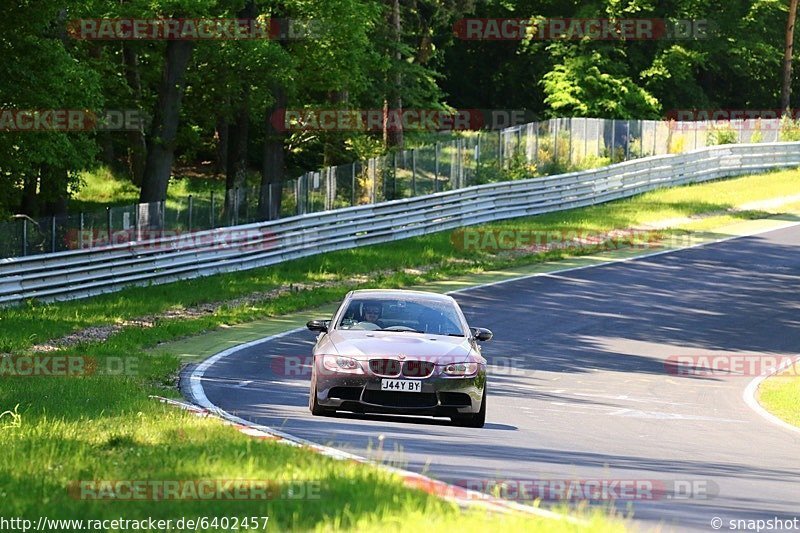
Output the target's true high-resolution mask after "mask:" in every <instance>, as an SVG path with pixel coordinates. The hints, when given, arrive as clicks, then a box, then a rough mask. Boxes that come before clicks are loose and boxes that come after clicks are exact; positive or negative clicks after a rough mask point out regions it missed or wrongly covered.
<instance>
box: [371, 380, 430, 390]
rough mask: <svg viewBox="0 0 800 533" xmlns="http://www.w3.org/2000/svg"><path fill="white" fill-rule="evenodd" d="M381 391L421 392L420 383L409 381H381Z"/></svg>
mask: <svg viewBox="0 0 800 533" xmlns="http://www.w3.org/2000/svg"><path fill="white" fill-rule="evenodd" d="M381 390H389V391H395V392H422V382H421V381H412V380H410V379H382V380H381Z"/></svg>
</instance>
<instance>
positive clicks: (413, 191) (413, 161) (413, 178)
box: [411, 148, 417, 196]
mask: <svg viewBox="0 0 800 533" xmlns="http://www.w3.org/2000/svg"><path fill="white" fill-rule="evenodd" d="M416 195H417V149H416V148H412V149H411V196H416Z"/></svg>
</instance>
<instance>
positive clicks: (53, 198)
mask: <svg viewBox="0 0 800 533" xmlns="http://www.w3.org/2000/svg"><path fill="white" fill-rule="evenodd" d="M40 176H41V190H40V192H39V201H40V203H41V204H42V206H43V208H44V210H43V213H42V214H43V215H46V216H53V215H55V216H59V215H65V214H66V213H67V200H68V198H69V192H68V189H67V186H68V183H69V177H68V174H67V169H66V168H60V167H52V166H49V165H43V166H42V170H41V174H40Z"/></svg>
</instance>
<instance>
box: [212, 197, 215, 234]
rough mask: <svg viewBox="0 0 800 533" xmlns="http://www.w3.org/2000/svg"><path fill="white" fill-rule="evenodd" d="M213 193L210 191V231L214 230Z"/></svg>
mask: <svg viewBox="0 0 800 533" xmlns="http://www.w3.org/2000/svg"><path fill="white" fill-rule="evenodd" d="M214 225H215V224H214V191H211V229H214Z"/></svg>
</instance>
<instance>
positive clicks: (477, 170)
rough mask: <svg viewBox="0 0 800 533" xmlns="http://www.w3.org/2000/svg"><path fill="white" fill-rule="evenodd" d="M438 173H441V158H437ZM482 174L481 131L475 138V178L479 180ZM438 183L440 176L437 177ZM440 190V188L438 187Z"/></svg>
mask: <svg viewBox="0 0 800 533" xmlns="http://www.w3.org/2000/svg"><path fill="white" fill-rule="evenodd" d="M436 174H439V158H438V157H437V158H436ZM480 174H481V132H478V135H477V139H476V140H475V179H476V180H478V179H479V177H480ZM437 185H438V178H437ZM437 190H438V188H437Z"/></svg>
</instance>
